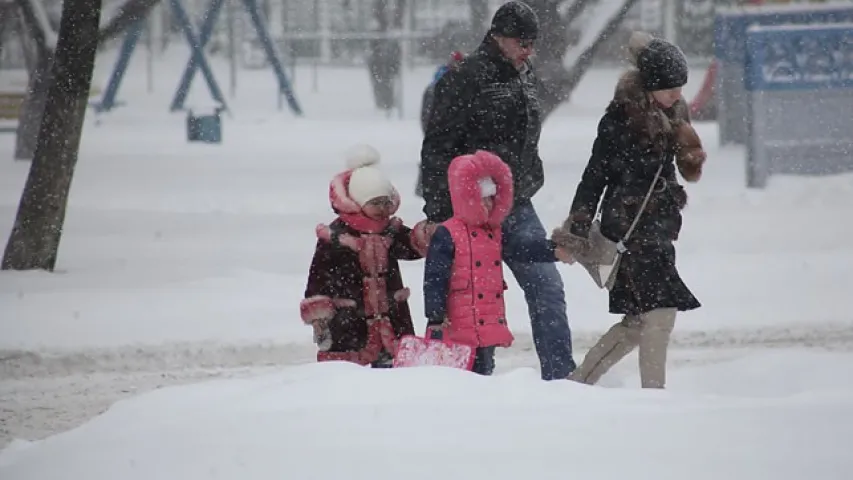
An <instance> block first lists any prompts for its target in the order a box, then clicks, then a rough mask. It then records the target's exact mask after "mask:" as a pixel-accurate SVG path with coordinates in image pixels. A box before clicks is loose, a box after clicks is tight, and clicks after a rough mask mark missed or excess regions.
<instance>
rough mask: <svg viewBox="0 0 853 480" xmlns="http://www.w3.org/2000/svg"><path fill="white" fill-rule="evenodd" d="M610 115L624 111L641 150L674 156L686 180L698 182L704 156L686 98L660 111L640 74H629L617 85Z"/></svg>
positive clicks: (631, 71) (630, 72)
mask: <svg viewBox="0 0 853 480" xmlns="http://www.w3.org/2000/svg"><path fill="white" fill-rule="evenodd" d="M608 111H610V112H614V113H615V112H616V111H621V113H622V114H623V115H624V116H625V118H626V120H625V121H626V124H627V126H628V128H630V129H631V130H633V131H634V132H635V133H636V134H637V138H638V141H639V142H640V144H641V145H642V146H649V147H651V148H652V150H654V151H656V152H672V153H674V154H675V157H676V164H677V166H678V169H679V171H680V172H681V174H682V176H683V177H684V179H685V180H687V181H689V182H695V181H698V180H699V177H700V176H701V175H702V164H703V163H704V162H705V153H704V150H702V143H701V141H700V140H699V136H698V135H697V134H696V131H695V130H694V129H693V127H692V125H691V124H690V110H689V108H688V106H687V102H686V101H685V99H684V97H681V99H679V100H678V101H677V102H675V104H674V105H673V106H672V107H670V108H660V107H658V106H657V105H655V104H654V103H653V102H652V101H650V100H649V96H648V93H647V92H646V91H644V90H643V87H642V82H641V80H640V72H639V71H637V70H635V69H634V70H628V71H627V72H625V73H624V74H622V77H620V78H619V81H618V82H617V84H616V90H615V92H614V93H613V100H612V101H611V102H610V106H609V107H608Z"/></svg>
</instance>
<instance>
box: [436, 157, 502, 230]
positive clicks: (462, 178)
mask: <svg viewBox="0 0 853 480" xmlns="http://www.w3.org/2000/svg"><path fill="white" fill-rule="evenodd" d="M447 177H448V182H449V183H450V202H451V203H452V204H453V215H454V216H455V217H458V218H459V219H461V220H462V221H463V222H465V223H466V224H468V225H472V226H484V225H488V226H490V227H492V228H498V227H500V225H501V223H502V222H503V220H504V219H505V218H506V216H507V215H509V212H510V211H511V210H512V201H513V194H512V172H511V171H510V169H509V167H508V166H507V165H506V164H505V163H504V162H503V160H501V159H500V158H499V157H498V156H497V155H495V154H493V153H491V152H487V151H484V150H477V151H476V152H475V153H473V154H471V155H461V156H459V157H456V158H454V159H453V161H452V162H451V163H450V168H449V169H448V171H447ZM483 177H491V178H492V181H494V182H495V184H496V185H497V187H498V188H497V195H495V206H494V208H492V211H491V213H489V212H486V209H485V208H483V206H482V204H481V197H480V185H479V184H478V183H477V182H478V181H479V180H480V179H481V178H483Z"/></svg>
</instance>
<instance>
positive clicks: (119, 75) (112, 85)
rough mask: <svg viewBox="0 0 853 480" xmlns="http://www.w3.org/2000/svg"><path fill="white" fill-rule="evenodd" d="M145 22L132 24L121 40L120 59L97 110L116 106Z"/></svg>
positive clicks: (106, 109)
mask: <svg viewBox="0 0 853 480" xmlns="http://www.w3.org/2000/svg"><path fill="white" fill-rule="evenodd" d="M144 24H145V20H137V21H136V22H134V24H133V25H131V27H130V29H129V30H128V31H127V34H126V35H125V36H124V41H123V42H121V49H119V54H118V59H117V60H116V64H115V67H113V72H112V74H110V81H109V83H108V84H107V89H106V90H104V95H103V96H102V97H101V102H100V103H99V104H98V105H96V106H95V111H96V112H98V113H100V112H109V111H110V110H112V109H113V107H115V106H116V96H117V95H118V89H119V87H120V86H121V81H122V79H123V78H124V74H125V72H126V71H127V66H128V64H130V57H131V56H133V52H134V50H135V49H136V44H137V43H138V42H139V37H140V35H141V34H142V27H143V26H144Z"/></svg>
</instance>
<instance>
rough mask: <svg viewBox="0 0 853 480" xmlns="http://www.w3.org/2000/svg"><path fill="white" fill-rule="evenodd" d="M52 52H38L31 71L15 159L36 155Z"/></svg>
mask: <svg viewBox="0 0 853 480" xmlns="http://www.w3.org/2000/svg"><path fill="white" fill-rule="evenodd" d="M52 56H53V55H52V54H49V53H48V54H45V53H42V52H40V51H38V52H36V59H35V60H36V62H35V65H33V68H32V69H31V70H30V71H29V74H30V77H29V81H28V82H27V95H26V96H25V97H24V101H23V103H22V104H21V115H20V117H19V118H18V128H17V133H16V135H17V136H16V138H15V160H31V159H32V158H33V156H34V155H35V151H36V144H37V143H38V133H39V128H40V127H41V117H42V113H43V112H44V106H45V102H46V101H47V91H48V88H49V87H50V84H51V83H53V82H52V81H51V75H52V73H53V72H51V68H50V67H51V64H52V63H53V61H52V59H51V57H52Z"/></svg>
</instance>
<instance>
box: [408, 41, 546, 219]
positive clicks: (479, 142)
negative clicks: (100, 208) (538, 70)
mask: <svg viewBox="0 0 853 480" xmlns="http://www.w3.org/2000/svg"><path fill="white" fill-rule="evenodd" d="M537 95H538V93H537V81H536V78H535V77H534V74H533V72H532V70H531V69H530V66H529V65H527V66H526V68H523V69H522V71H519V70H518V69H517V68H515V67H514V66H513V65H512V64H511V63H510V62H509V61H508V60H507V59H506V58H505V57H504V56H503V54H502V53H501V52H500V50H499V49H498V46H497V44H496V43H495V41H494V39H492V38H491V37H488V36H487V37H486V39H485V40H483V43H482V44H481V45H480V47H479V48H478V49H477V50H476V51H475V52H474V53H472V54H471V55H468V56H467V57H466V58H465V60H463V61H462V63H461V64H460V65H459V66H458V67H457V68H455V69H453V70H451V71H448V72H447V73H445V74H444V75H443V76H442V77H441V78H440V79H439V80H438V83H436V85H435V92H434V96H433V99H432V111H431V113H430V115H429V120H428V122H427V126H426V131H425V132H424V140H423V145H422V147H421V177H422V182H423V183H422V186H423V197H424V201H425V202H426V204H425V205H424V213H425V214H426V217H427V219H429V220H431V221H434V222H442V221H444V220H447V219H448V218H450V217H451V216H452V215H453V209H452V207H451V204H450V192H449V190H448V184H447V168H448V166H449V165H450V162H451V161H452V160H453V159H454V158H455V157H457V156H459V155H464V154H468V153H473V152H474V151H476V150H488V151H490V152H492V153H495V154H497V155H498V156H499V157H501V159H502V160H503V161H504V162H506V164H507V165H509V167H510V169H511V170H512V176H513V183H514V185H513V187H514V190H515V200H516V202H518V201H519V200H526V199H529V198H531V197H533V195H534V194H535V193H536V192H537V191H539V189H540V188H541V187H542V184H543V183H544V181H545V178H544V172H543V170H542V160H541V159H540V158H539V147H538V144H539V134H540V131H541V130H542V120H541V115H540V107H539V100H538V96H537Z"/></svg>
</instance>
